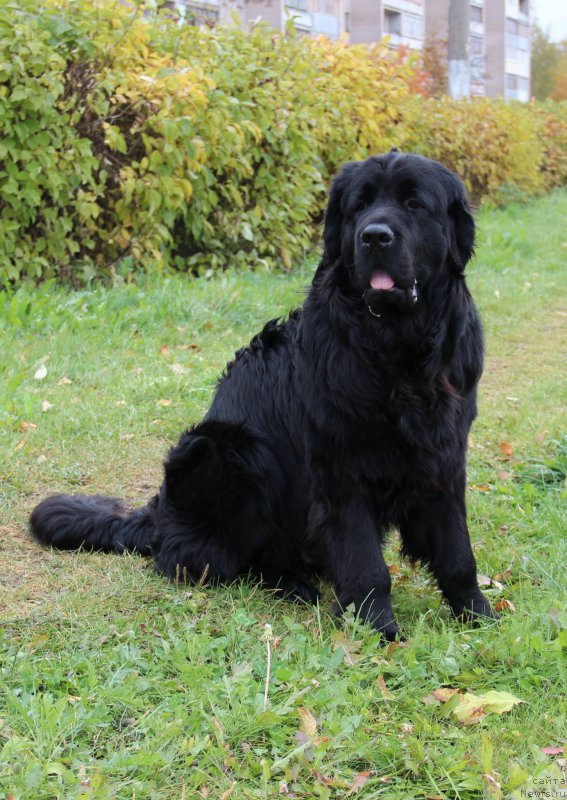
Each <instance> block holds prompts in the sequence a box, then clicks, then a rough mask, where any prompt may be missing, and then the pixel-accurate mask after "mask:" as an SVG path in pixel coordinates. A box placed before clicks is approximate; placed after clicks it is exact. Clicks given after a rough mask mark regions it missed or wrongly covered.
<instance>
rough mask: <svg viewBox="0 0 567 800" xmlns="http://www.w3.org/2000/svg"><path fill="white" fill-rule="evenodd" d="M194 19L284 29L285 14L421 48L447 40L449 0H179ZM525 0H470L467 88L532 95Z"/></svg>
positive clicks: (311, 25) (323, 30)
mask: <svg viewBox="0 0 567 800" xmlns="http://www.w3.org/2000/svg"><path fill="white" fill-rule="evenodd" d="M176 4H177V6H178V8H179V9H180V11H181V13H183V14H184V15H185V16H187V17H189V16H191V15H192V16H193V17H194V19H195V21H197V22H201V21H205V22H207V21H209V20H211V21H213V20H218V21H225V20H230V19H231V17H232V15H233V13H234V12H236V14H237V15H238V16H239V17H240V18H241V19H242V20H243V23H244V24H250V23H251V22H253V21H254V20H257V19H261V20H262V21H264V22H266V23H267V24H268V25H270V26H271V27H273V28H277V29H280V30H283V29H284V27H285V25H286V24H287V22H288V20H289V19H290V18H293V21H294V25H295V27H296V29H297V30H298V31H299V32H301V33H303V34H305V35H308V36H317V35H324V36H328V37H330V38H338V37H339V36H343V35H346V36H347V37H348V40H349V42H352V43H353V44H356V43H368V44H369V43H371V42H377V41H379V40H380V39H382V37H384V36H386V35H388V36H389V40H390V46H391V47H399V46H404V47H408V48H410V49H416V50H417V49H420V48H422V47H423V44H424V42H425V40H426V37H427V38H429V39H435V40H436V41H437V42H438V46H440V47H442V48H445V49H446V46H447V38H448V18H449V4H450V0H177V3H176ZM529 6H530V0H470V35H469V58H470V65H471V93H472V94H474V95H487V96H501V97H506V98H508V99H511V100H512V99H514V100H522V101H527V100H529V99H530V7H529Z"/></svg>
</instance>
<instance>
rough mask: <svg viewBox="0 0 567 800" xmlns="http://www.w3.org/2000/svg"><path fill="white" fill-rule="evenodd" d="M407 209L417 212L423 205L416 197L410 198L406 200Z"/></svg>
mask: <svg viewBox="0 0 567 800" xmlns="http://www.w3.org/2000/svg"><path fill="white" fill-rule="evenodd" d="M406 208H409V209H410V211H417V210H418V209H420V208H421V203H420V202H419V200H416V199H415V197H410V198H409V199H408V200H406Z"/></svg>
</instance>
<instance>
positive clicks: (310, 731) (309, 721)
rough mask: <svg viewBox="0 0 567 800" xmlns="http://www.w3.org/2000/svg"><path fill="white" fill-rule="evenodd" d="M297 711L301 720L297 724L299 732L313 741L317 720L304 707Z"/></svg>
mask: <svg viewBox="0 0 567 800" xmlns="http://www.w3.org/2000/svg"><path fill="white" fill-rule="evenodd" d="M297 711H298V714H299V718H300V720H301V721H300V723H299V730H300V731H301V733H304V734H305V735H306V736H308V737H309V738H310V739H314V738H315V737H316V736H317V720H316V719H315V717H314V716H313V714H312V713H311V711H309V709H308V708H305V707H304V706H301V707H300V708H298V709H297Z"/></svg>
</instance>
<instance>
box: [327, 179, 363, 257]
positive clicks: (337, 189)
mask: <svg viewBox="0 0 567 800" xmlns="http://www.w3.org/2000/svg"><path fill="white" fill-rule="evenodd" d="M356 166H357V165H356V163H350V164H345V166H344V167H343V168H342V170H341V171H340V172H339V174H338V175H337V177H336V178H335V180H334V181H333V183H332V185H331V191H330V192H329V202H328V203H327V210H326V212H325V228H324V231H323V242H324V245H325V255H326V256H327V260H328V261H329V262H330V263H333V262H334V261H337V259H338V258H339V257H340V255H341V244H342V238H343V209H342V206H343V197H344V194H345V191H346V189H347V187H348V185H349V183H350V179H351V176H352V174H353V172H354V170H355V169H356Z"/></svg>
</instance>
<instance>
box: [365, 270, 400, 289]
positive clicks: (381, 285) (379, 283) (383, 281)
mask: <svg viewBox="0 0 567 800" xmlns="http://www.w3.org/2000/svg"><path fill="white" fill-rule="evenodd" d="M370 285H371V286H372V288H373V289H393V288H394V281H393V280H392V279H391V278H390V276H389V275H388V273H387V272H373V273H372V277H371V278H370Z"/></svg>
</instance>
